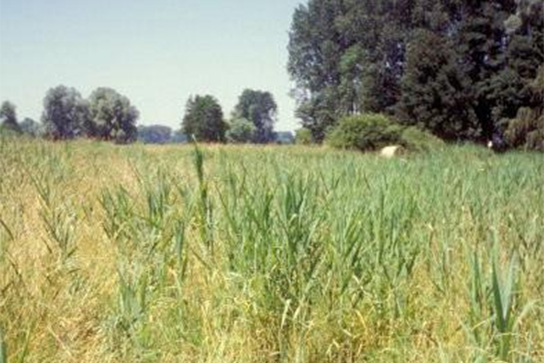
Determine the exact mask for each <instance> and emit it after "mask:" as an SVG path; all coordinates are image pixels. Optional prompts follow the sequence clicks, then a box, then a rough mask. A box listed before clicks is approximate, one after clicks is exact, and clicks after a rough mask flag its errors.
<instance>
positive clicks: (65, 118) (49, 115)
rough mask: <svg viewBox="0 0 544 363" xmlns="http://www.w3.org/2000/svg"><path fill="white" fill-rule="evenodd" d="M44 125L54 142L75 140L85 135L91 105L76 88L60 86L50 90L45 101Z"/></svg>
mask: <svg viewBox="0 0 544 363" xmlns="http://www.w3.org/2000/svg"><path fill="white" fill-rule="evenodd" d="M43 106H44V111H43V114H42V123H43V124H44V127H45V133H46V136H47V137H49V138H52V139H53V140H61V139H73V138H74V137H76V136H80V135H82V134H83V131H84V128H85V125H87V124H88V123H89V121H90V119H89V117H90V116H89V105H88V103H87V102H86V101H85V100H84V99H83V98H82V97H81V94H80V93H79V92H78V91H77V90H76V89H75V88H68V87H66V86H63V85H60V86H57V87H55V88H51V89H49V91H47V94H46V96H45V99H44V101H43Z"/></svg>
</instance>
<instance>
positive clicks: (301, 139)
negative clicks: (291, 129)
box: [295, 127, 313, 145]
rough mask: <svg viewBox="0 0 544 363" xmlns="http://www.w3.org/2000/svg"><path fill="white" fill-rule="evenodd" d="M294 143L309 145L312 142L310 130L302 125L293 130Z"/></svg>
mask: <svg viewBox="0 0 544 363" xmlns="http://www.w3.org/2000/svg"><path fill="white" fill-rule="evenodd" d="M295 143H296V144H297V145H310V144H312V143H313V138H312V131H310V130H309V129H307V128H305V127H303V128H301V129H298V130H296V131H295Z"/></svg>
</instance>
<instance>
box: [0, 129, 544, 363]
mask: <svg viewBox="0 0 544 363" xmlns="http://www.w3.org/2000/svg"><path fill="white" fill-rule="evenodd" d="M543 266H544V157H543V155H542V154H523V153H510V154H506V155H499V156H497V155H494V154H492V153H491V152H489V151H487V150H485V149H480V148H476V147H470V146H467V147H453V146H452V147H448V148H446V149H445V150H443V151H439V152H436V153H432V154H427V155H409V156H406V157H404V158H403V159H394V160H383V159H380V158H379V157H378V156H375V155H363V154H359V153H352V152H338V151H331V150H326V149H321V148H304V147H294V146H293V147H276V146H273V147H272V146H271V147H262V148H260V147H250V146H247V147H243V146H240V147H237V146H201V152H198V151H196V150H195V148H194V147H193V146H163V147H153V146H142V145H133V146H113V145H109V144H105V143H93V142H86V141H77V142H73V143H57V144H53V143H47V142H43V141H21V140H19V141H9V140H5V139H4V140H0V329H1V331H2V333H1V336H2V340H3V343H2V348H1V352H0V361H2V356H4V357H7V358H8V360H9V361H10V362H23V361H24V362H141V361H144V362H151V361H157V362H159V361H160V362H499V361H515V362H543V361H544V272H543V271H544V270H543Z"/></svg>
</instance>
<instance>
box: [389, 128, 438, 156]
mask: <svg viewBox="0 0 544 363" xmlns="http://www.w3.org/2000/svg"><path fill="white" fill-rule="evenodd" d="M400 144H401V145H402V146H404V148H406V149H407V150H410V151H430V150H433V149H437V148H440V147H441V146H443V145H444V141H442V140H441V139H439V138H438V137H436V136H434V135H433V134H431V133H429V132H426V131H423V130H421V129H419V128H417V127H415V126H410V127H407V128H405V129H404V130H403V131H402V135H401V140H400Z"/></svg>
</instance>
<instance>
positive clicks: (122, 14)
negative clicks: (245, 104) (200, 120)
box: [0, 0, 301, 131]
mask: <svg viewBox="0 0 544 363" xmlns="http://www.w3.org/2000/svg"><path fill="white" fill-rule="evenodd" d="M300 2H301V0H273V1H270V0H228V1H227V0H222V1H220V0H87V1H85V0H0V102H1V101H3V100H10V101H11V102H13V103H15V105H16V106H17V114H18V117H19V120H22V119H23V118H24V117H31V118H33V119H35V120H39V119H40V115H41V113H42V110H43V98H44V96H45V94H46V92H47V90H48V89H50V88H52V87H55V86H57V85H59V84H64V85H66V86H70V87H75V88H76V89H77V90H78V91H79V92H80V93H81V94H82V96H83V97H88V96H89V94H90V93H91V92H92V91H93V90H94V89H96V88H98V87H111V88H114V89H115V90H117V91H118V92H120V93H121V94H123V95H125V96H127V97H128V98H129V99H130V100H131V102H132V103H133V104H134V105H135V106H136V107H137V108H138V110H139V111H140V119H139V121H138V123H139V124H143V125H151V124H163V125H168V126H170V127H172V128H175V129H178V128H179V127H180V125H181V120H182V118H183V113H184V111H185V104H186V102H187V99H188V98H189V97H190V96H191V95H196V94H211V95H213V96H214V97H216V98H217V99H218V100H219V103H220V104H221V106H222V107H223V112H224V114H225V117H229V116H230V114H231V111H232V109H233V108H234V106H235V104H236V102H237V100H238V96H239V95H240V94H241V93H242V91H243V90H244V89H245V88H251V89H258V90H263V91H269V92H271V93H272V94H273V95H274V98H275V100H276V103H277V104H278V111H279V114H278V123H277V124H276V127H275V128H276V130H279V131H282V130H293V129H296V128H298V127H299V126H298V125H299V124H298V120H296V119H295V117H294V108H295V103H294V100H293V99H292V98H291V97H290V96H289V91H290V90H291V88H292V87H293V84H292V82H291V80H290V78H289V75H288V73H287V70H286V65H287V60H288V52H287V43H288V39H289V36H288V32H289V26H290V24H291V17H292V14H293V11H294V9H295V8H296V6H297V5H298V4H299V3H300Z"/></svg>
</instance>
